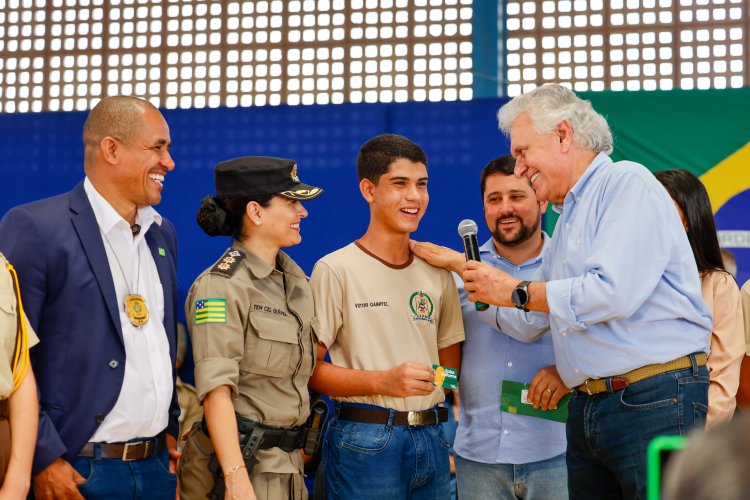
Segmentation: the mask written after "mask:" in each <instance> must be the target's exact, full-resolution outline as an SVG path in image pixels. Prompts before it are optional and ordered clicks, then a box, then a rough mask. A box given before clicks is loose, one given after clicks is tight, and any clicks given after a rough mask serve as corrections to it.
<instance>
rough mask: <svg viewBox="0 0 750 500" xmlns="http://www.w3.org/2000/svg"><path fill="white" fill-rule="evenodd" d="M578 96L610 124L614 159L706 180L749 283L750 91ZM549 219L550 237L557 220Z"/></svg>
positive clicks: (724, 235)
mask: <svg viewBox="0 0 750 500" xmlns="http://www.w3.org/2000/svg"><path fill="white" fill-rule="evenodd" d="M578 95H579V96H580V97H581V98H582V99H586V100H588V101H590V102H591V104H592V105H593V106H594V109H595V110H596V111H598V112H599V113H601V114H602V115H604V117H605V118H606V119H607V122H608V123H609V126H610V128H611V129H612V135H613V136H614V139H615V150H614V152H613V154H612V159H613V160H614V161H619V160H632V161H635V162H638V163H641V164H642V165H644V166H645V167H646V168H648V169H649V170H651V171H654V172H656V171H658V170H665V169H671V168H683V169H685V170H689V171H691V172H692V173H694V174H695V175H697V176H698V177H700V179H701V181H703V183H704V185H705V186H706V189H707V190H708V194H709V197H710V198H711V206H712V208H713V210H714V214H715V216H716V223H717V228H718V230H719V241H720V242H721V245H722V247H725V248H728V249H729V250H730V251H731V252H732V253H733V254H734V256H735V258H736V260H737V267H738V274H737V281H738V282H739V283H740V285H741V284H742V283H744V282H745V281H746V280H747V279H750V88H741V89H724V90H671V91H638V92H612V91H605V92H581V93H579V94H578ZM547 215H548V216H549V217H547V219H548V220H547V221H546V228H547V230H548V231H551V230H552V228H553V227H554V223H555V222H556V217H554V215H556V214H555V213H554V212H553V211H552V210H547ZM550 215H551V216H550ZM552 219H555V220H552Z"/></svg>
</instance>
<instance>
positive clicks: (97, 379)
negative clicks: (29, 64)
mask: <svg viewBox="0 0 750 500" xmlns="http://www.w3.org/2000/svg"><path fill="white" fill-rule="evenodd" d="M83 141H84V146H85V152H84V170H85V173H86V178H85V179H84V181H83V182H81V183H80V184H78V185H77V186H76V187H75V188H74V189H73V190H72V191H70V192H68V193H65V194H61V195H59V196H56V197H53V198H49V199H46V200H41V201H37V202H34V203H30V204H27V205H22V206H18V207H15V208H13V209H12V210H10V211H9V212H8V213H7V214H6V215H5V217H3V219H2V221H0V250H1V251H2V252H3V253H4V254H5V255H6V256H7V257H8V258H9V259H10V261H11V262H13V263H14V265H15V266H16V269H17V270H18V275H19V279H20V284H21V293H22V296H23V300H24V307H25V309H26V314H27V315H28V318H29V321H30V323H31V325H32V327H33V328H34V330H35V331H36V332H37V334H38V336H39V339H40V344H39V345H38V346H37V347H35V348H34V349H33V350H32V353H31V361H32V365H33V368H34V372H35V374H36V376H37V383H38V386H39V397H40V401H39V403H40V418H39V435H38V441H37V447H36V451H35V457H34V479H33V488H34V494H35V496H36V497H37V498H81V497H82V496H83V497H86V498H116V497H127V498H135V497H137V498H170V497H174V495H175V490H176V477H175V476H174V474H173V473H171V472H170V471H173V470H174V469H173V467H170V465H172V466H173V465H174V463H173V462H174V461H176V459H177V458H178V457H179V453H178V452H177V451H176V446H175V445H176V440H175V438H176V437H177V432H178V430H177V429H178V424H177V417H178V416H179V413H180V410H179V407H178V405H177V395H176V392H175V391H174V361H175V344H176V317H177V309H176V307H177V306H176V304H177V302H176V298H177V284H176V283H177V281H176V263H177V241H176V235H175V231H174V228H173V226H172V225H171V224H170V223H169V221H167V220H166V219H163V218H162V217H161V216H160V215H159V214H158V213H157V212H156V211H155V210H154V209H153V208H151V206H152V205H156V204H158V203H159V202H160V201H161V191H162V189H163V183H164V179H165V177H166V174H167V173H168V172H169V171H171V170H173V169H174V162H173V161H172V157H171V156H170V154H169V145H170V143H171V140H170V136H169V127H168V126H167V123H166V121H165V120H164V118H163V117H162V115H161V113H160V112H159V111H158V110H157V109H156V108H155V107H154V106H152V105H151V104H150V103H148V102H147V101H144V100H142V99H137V98H133V97H110V98H106V99H104V100H102V101H101V102H100V103H99V104H98V105H97V106H96V107H95V108H94V109H93V110H91V112H90V113H89V116H88V117H87V119H86V123H85V125H84V130H83ZM171 462H172V463H171Z"/></svg>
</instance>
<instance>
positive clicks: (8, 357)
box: [0, 253, 39, 399]
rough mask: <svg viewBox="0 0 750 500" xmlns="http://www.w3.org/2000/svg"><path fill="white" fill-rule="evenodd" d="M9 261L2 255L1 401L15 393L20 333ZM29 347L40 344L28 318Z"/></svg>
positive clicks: (0, 259)
mask: <svg viewBox="0 0 750 500" xmlns="http://www.w3.org/2000/svg"><path fill="white" fill-rule="evenodd" d="M7 264H8V261H7V260H5V256H4V255H3V254H1V253H0V399H8V397H9V396H10V394H11V392H12V391H13V373H12V372H11V365H12V363H13V351H14V350H15V348H16V334H17V332H18V301H17V300H16V293H15V291H14V289H13V277H12V276H11V274H10V271H8V268H7ZM23 319H24V321H26V328H27V331H28V335H29V347H31V346H34V345H36V344H37V343H38V342H39V339H37V337H36V334H35V333H34V330H33V329H32V328H31V325H29V320H28V319H26V316H25V315H24V317H23Z"/></svg>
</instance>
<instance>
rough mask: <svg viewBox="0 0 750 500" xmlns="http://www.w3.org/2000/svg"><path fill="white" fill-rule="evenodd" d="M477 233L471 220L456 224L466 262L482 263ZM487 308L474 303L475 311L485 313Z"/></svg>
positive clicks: (479, 303)
mask: <svg viewBox="0 0 750 500" xmlns="http://www.w3.org/2000/svg"><path fill="white" fill-rule="evenodd" d="M478 231H479V228H478V227H477V223H476V222H474V221H473V220H471V219H464V220H462V221H461V222H459V224H458V235H459V236H460V237H461V239H462V240H463V242H464V254H465V255H466V260H476V261H478V262H481V261H482V259H480V258H479V244H478V243H477V232H478ZM488 307H490V306H489V305H488V304H485V303H484V302H474V308H475V309H476V310H477V311H485V310H487V308H488Z"/></svg>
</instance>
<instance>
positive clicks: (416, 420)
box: [406, 411, 422, 426]
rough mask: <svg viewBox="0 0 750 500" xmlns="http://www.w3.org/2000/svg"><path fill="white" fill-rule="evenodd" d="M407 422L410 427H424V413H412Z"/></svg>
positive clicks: (408, 415) (408, 414) (407, 417)
mask: <svg viewBox="0 0 750 500" xmlns="http://www.w3.org/2000/svg"><path fill="white" fill-rule="evenodd" d="M406 421H407V422H408V423H409V425H411V426H414V425H422V412H421V411H410V412H409V413H407V415H406Z"/></svg>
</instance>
